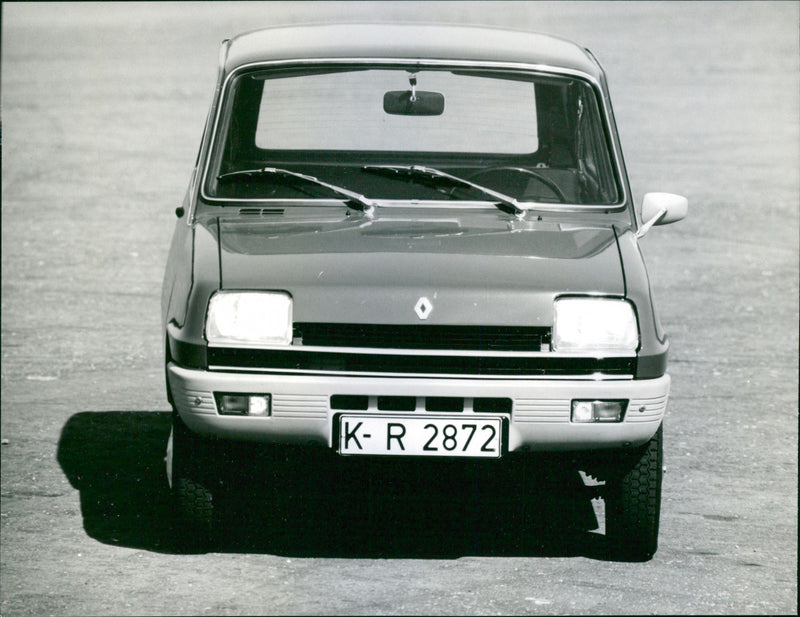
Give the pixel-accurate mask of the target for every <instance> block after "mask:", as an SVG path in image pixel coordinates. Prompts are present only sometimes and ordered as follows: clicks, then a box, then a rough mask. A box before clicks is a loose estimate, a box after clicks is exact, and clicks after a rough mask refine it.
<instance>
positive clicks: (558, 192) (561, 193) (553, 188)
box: [467, 165, 569, 204]
mask: <svg viewBox="0 0 800 617" xmlns="http://www.w3.org/2000/svg"><path fill="white" fill-rule="evenodd" d="M492 171H516V172H517V173H521V174H525V175H526V176H530V177H532V178H534V179H536V180H538V181H539V182H541V183H542V184H544V185H545V186H546V187H547V188H549V189H550V190H551V191H553V193H554V194H555V195H556V197H558V200H559V201H560V202H561V203H562V204H566V203H569V199H567V196H566V195H564V191H562V190H561V187H559V186H558V185H557V184H556V183H555V182H553V181H552V180H551V179H550V178H546V177H545V176H543V175H542V174H540V173H537V172H535V171H533V170H531V169H526V168H525V167H508V166H504V165H498V166H497V167H487V168H486V169H481V170H480V171H478V172H475V173H474V174H472V175H470V176H467V179H468V180H472V179H473V178H477V177H478V176H482V175H484V174H488V173H490V172H492Z"/></svg>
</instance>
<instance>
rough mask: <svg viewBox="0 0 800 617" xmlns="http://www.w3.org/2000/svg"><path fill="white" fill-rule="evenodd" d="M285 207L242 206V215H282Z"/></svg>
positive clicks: (240, 213) (240, 211)
mask: <svg viewBox="0 0 800 617" xmlns="http://www.w3.org/2000/svg"><path fill="white" fill-rule="evenodd" d="M283 212H284V210H283V208H240V209H239V215H240V216H280V215H282V214H283Z"/></svg>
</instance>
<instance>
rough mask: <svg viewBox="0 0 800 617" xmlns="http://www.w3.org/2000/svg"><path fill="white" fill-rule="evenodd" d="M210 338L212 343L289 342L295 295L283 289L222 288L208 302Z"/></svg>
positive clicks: (274, 343) (270, 343)
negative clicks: (236, 289)
mask: <svg viewBox="0 0 800 617" xmlns="http://www.w3.org/2000/svg"><path fill="white" fill-rule="evenodd" d="M206 339H207V340H208V342H209V343H210V344H212V345H288V344H290V343H291V342H292V298H291V296H290V295H289V294H287V293H282V292H262V291H219V292H217V293H215V294H214V295H213V296H211V300H210V301H209V303H208V314H207V315H206Z"/></svg>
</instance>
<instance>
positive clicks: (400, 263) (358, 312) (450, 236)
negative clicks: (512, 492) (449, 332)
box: [208, 217, 624, 325]
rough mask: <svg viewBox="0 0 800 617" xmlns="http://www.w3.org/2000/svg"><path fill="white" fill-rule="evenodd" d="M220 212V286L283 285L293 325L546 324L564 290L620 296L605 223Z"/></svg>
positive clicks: (215, 229)
mask: <svg viewBox="0 0 800 617" xmlns="http://www.w3.org/2000/svg"><path fill="white" fill-rule="evenodd" d="M350 218H351V217H342V218H341V219H340V220H337V221H330V220H320V221H302V222H286V221H282V220H278V221H269V220H262V219H257V220H248V219H247V218H246V217H238V218H234V219H226V218H222V219H217V220H216V221H213V222H211V224H209V225H208V228H209V231H211V232H212V233H214V235H217V236H218V239H219V243H218V246H219V251H220V254H219V263H220V268H221V285H222V288H224V289H247V290H250V289H268V290H283V291H286V292H288V293H289V294H291V296H292V297H293V299H294V319H295V321H323V322H341V323H388V324H401V323H416V322H421V320H422V319H423V317H420V316H419V315H417V313H416V312H415V310H414V307H415V306H416V305H417V303H418V302H419V300H420V298H422V297H425V298H427V299H428V301H429V303H430V304H431V305H432V307H433V310H431V311H429V312H428V313H426V314H424V320H425V323H431V324H463V325H470V324H483V325H488V324H496V325H551V324H552V313H553V299H554V298H555V296H556V295H561V294H572V293H575V294H579V293H592V294H608V295H619V296H621V295H623V294H624V280H623V274H622V268H621V264H620V257H619V250H618V248H617V243H616V236H615V233H614V229H613V227H611V226H581V225H574V224H559V223H525V222H519V221H508V220H504V219H502V218H498V219H497V220H491V219H489V220H488V221H485V222H483V223H481V224H477V225H476V224H471V225H468V224H465V223H464V221H463V220H459V219H457V218H456V219H452V218H451V219H440V220H427V219H423V220H420V219H419V218H416V219H415V220H412V219H408V220H405V219H402V218H400V219H397V218H388V217H380V218H378V217H376V218H375V219H372V220H370V219H359V218H358V217H352V219H353V220H350Z"/></svg>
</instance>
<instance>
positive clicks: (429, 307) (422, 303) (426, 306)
mask: <svg viewBox="0 0 800 617" xmlns="http://www.w3.org/2000/svg"><path fill="white" fill-rule="evenodd" d="M414 312H415V313H416V314H417V317H419V318H420V319H427V318H428V317H429V316H430V314H431V313H432V312H433V304H431V301H430V300H428V299H427V298H426V297H425V296H422V297H421V298H420V299H419V300H417V303H416V305H414Z"/></svg>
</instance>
